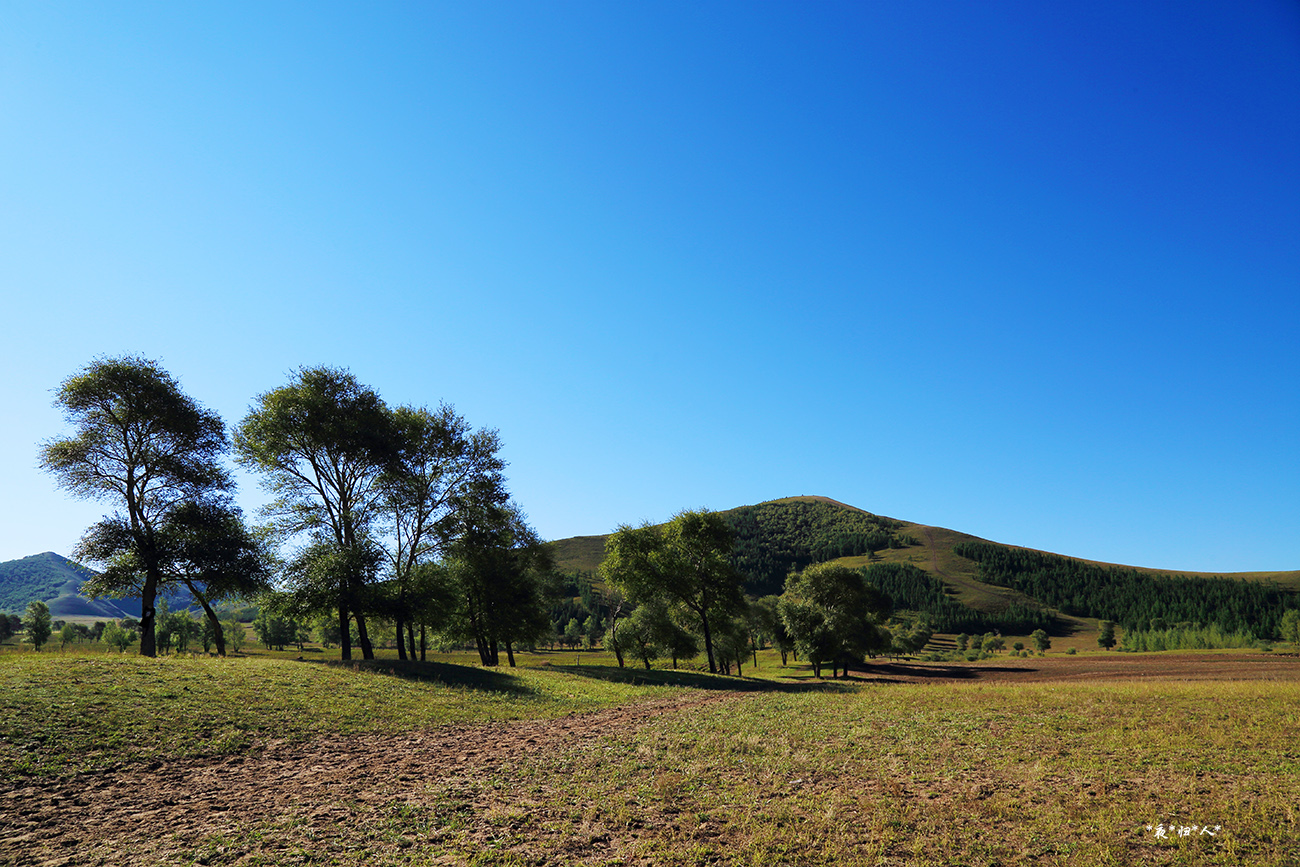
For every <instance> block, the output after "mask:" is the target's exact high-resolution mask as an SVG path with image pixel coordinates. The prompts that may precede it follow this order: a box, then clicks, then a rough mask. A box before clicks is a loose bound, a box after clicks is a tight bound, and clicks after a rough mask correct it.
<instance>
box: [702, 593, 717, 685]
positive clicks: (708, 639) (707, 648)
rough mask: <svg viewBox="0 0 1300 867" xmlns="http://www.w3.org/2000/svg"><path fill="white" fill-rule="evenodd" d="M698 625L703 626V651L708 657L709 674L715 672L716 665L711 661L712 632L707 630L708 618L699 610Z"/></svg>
mask: <svg viewBox="0 0 1300 867" xmlns="http://www.w3.org/2000/svg"><path fill="white" fill-rule="evenodd" d="M700 625H701V626H703V627H704V652H705V654H706V655H707V656H708V657H709V674H717V673H718V666H717V663H715V662H714V661H713V634H712V633H711V632H709V618H708V616H707V615H705V613H704V610H703V609H701V610H700Z"/></svg>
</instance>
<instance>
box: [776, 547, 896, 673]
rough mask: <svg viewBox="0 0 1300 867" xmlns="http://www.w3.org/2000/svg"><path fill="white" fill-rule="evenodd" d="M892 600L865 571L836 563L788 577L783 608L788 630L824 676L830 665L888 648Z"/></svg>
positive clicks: (780, 606)
mask: <svg viewBox="0 0 1300 867" xmlns="http://www.w3.org/2000/svg"><path fill="white" fill-rule="evenodd" d="M891 607H892V606H891V604H890V601H889V598H888V597H886V596H885V595H884V594H883V593H881V592H880V591H879V590H877V589H876V588H875V587H874V586H873V585H871V584H868V583H867V582H866V580H865V579H864V578H863V577H862V573H861V572H859V571H857V570H855V569H849V568H847V567H845V566H839V565H836V564H834V563H819V564H816V565H813V566H809V567H808V568H807V569H805V570H803V571H802V572H796V573H793V574H791V575H790V576H789V577H788V578H787V579H786V585H785V593H783V594H782V595H781V599H780V602H779V603H778V609H779V611H780V614H781V620H782V622H783V623H784V624H785V627H786V631H787V632H788V633H789V634H790V636H791V638H793V639H794V642H795V645H796V646H797V647H798V648H799V650H800V652H802V653H803V654H804V655H805V656H806V657H807V659H808V661H809V662H811V663H812V666H813V672H814V673H815V674H816V675H817V676H818V677H820V676H821V666H822V665H823V664H824V663H826V662H829V663H831V665H832V674H834V673H835V672H834V668H835V667H839V668H843V669H844V672H845V673H846V674H847V673H848V665H849V664H850V663H853V662H861V661H862V659H863V657H864V656H866V654H867V653H869V652H873V651H875V650H877V649H880V648H883V647H887V646H888V642H889V638H888V635H887V633H885V632H884V631H883V630H882V629H881V627H880V624H881V623H882V622H883V619H884V618H885V617H886V616H887V615H888V614H889V611H890V609H891Z"/></svg>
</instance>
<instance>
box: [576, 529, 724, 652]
mask: <svg viewBox="0 0 1300 867" xmlns="http://www.w3.org/2000/svg"><path fill="white" fill-rule="evenodd" d="M732 545H733V537H732V531H731V529H730V528H729V527H728V526H727V522H726V521H725V520H724V519H723V517H722V516H721V515H719V514H718V513H717V512H710V511H707V510H704V511H698V512H691V511H686V512H680V513H679V514H677V515H676V516H674V518H673V519H672V520H671V521H670V522H668V524H666V525H664V526H663V527H653V526H651V525H649V524H644V525H642V526H641V527H635V528H634V527H630V526H627V525H623V526H621V527H619V528H618V530H617V531H616V532H615V533H614V534H613V535H612V536H610V537H609V539H608V540H607V541H606V543H605V562H604V563H602V564H601V567H600V573H601V575H602V577H603V578H604V579H605V581H606V582H608V583H609V584H611V585H612V586H614V587H616V588H617V589H618V590H619V591H620V592H621V593H623V594H624V596H626V598H628V599H629V600H632V601H634V602H638V603H644V602H649V601H652V600H659V601H662V602H663V603H664V604H665V605H669V606H681V607H682V608H684V609H686V610H687V611H689V612H690V614H691V615H692V616H693V618H694V620H695V624H694V625H697V626H698V629H699V633H700V635H701V636H702V637H703V639H704V652H705V654H706V656H707V657H708V663H709V672H710V673H715V672H717V671H718V660H717V657H716V654H715V653H714V635H713V632H714V626H715V625H719V624H722V623H723V622H724V621H725V620H726V619H727V618H729V617H730V616H731V615H732V614H733V613H735V612H737V611H739V610H741V609H742V608H743V606H744V596H743V595H742V593H741V590H740V586H741V576H740V574H739V573H738V572H737V571H736V570H735V569H734V568H733V567H732V565H731V554H732Z"/></svg>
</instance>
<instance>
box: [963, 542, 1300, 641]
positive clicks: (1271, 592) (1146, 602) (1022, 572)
mask: <svg viewBox="0 0 1300 867" xmlns="http://www.w3.org/2000/svg"><path fill="white" fill-rule="evenodd" d="M954 550H955V551H956V553H957V554H958V555H960V556H962V557H966V558H968V559H970V560H974V561H975V562H976V563H978V564H979V571H980V577H981V580H983V581H986V582H988V583H990V584H998V585H1002V586H1004V587H1012V588H1014V589H1016V590H1018V591H1020V592H1021V593H1024V594H1025V595H1027V596H1032V597H1033V598H1035V599H1037V600H1039V601H1040V602H1043V603H1045V604H1047V605H1051V606H1053V607H1055V608H1058V609H1060V610H1061V611H1063V612H1064V613H1066V614H1072V615H1075V616H1077V617H1100V618H1105V619H1107V620H1112V621H1115V622H1116V623H1118V624H1120V625H1122V626H1123V628H1124V630H1125V631H1128V630H1137V629H1143V628H1147V627H1148V625H1149V624H1150V622H1151V620H1152V619H1153V618H1161V619H1163V620H1165V621H1166V622H1168V623H1176V622H1190V623H1197V624H1200V625H1203V626H1209V625H1211V624H1213V625H1217V626H1218V628H1219V629H1220V630H1221V631H1223V632H1224V633H1233V632H1250V633H1251V634H1253V635H1255V636H1256V637H1260V638H1269V637H1271V636H1273V635H1274V634H1276V632H1277V628H1278V623H1279V621H1280V619H1281V616H1282V612H1283V610H1284V609H1285V608H1286V607H1288V606H1289V605H1294V602H1293V597H1292V596H1291V594H1289V593H1287V592H1285V591H1283V590H1282V589H1280V588H1279V587H1277V586H1276V585H1274V584H1267V583H1254V582H1248V581H1237V580H1233V579H1230V578H1199V577H1197V578H1190V577H1185V576H1177V577H1168V576H1162V575H1152V574H1149V573H1144V572H1138V571H1137V570H1135V569H1129V568H1124V567H1118V566H1116V567H1111V566H1098V565H1096V564H1092V563H1084V562H1082V561H1080V560H1072V559H1070V558H1068V557H1061V556H1058V555H1055V554H1045V553H1042V552H1039V551H1029V550H1025V549H1021V548H1009V547H1007V546H1005V545H995V544H993V543H991V542H964V543H962V544H960V545H957V546H956V547H955V549H954Z"/></svg>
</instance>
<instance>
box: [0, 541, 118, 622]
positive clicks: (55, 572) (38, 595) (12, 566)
mask: <svg viewBox="0 0 1300 867" xmlns="http://www.w3.org/2000/svg"><path fill="white" fill-rule="evenodd" d="M94 574H95V573H94V572H93V571H91V570H90V569H88V568H86V567H85V566H81V565H79V564H77V563H73V562H72V561H71V560H68V559H66V558H64V557H60V556H59V555H58V554H55V553H53V552H46V553H44V554H34V555H32V556H31V557H23V558H22V559H21V560H9V561H7V562H4V563H0V612H4V611H13V612H17V611H24V610H26V608H27V603H29V602H32V601H34V600H38V599H39V600H44V601H47V602H48V601H49V600H51V599H54V598H55V597H56V596H59V595H60V594H61V593H63V592H66V589H67V588H68V587H70V586H72V587H80V585H81V583H82V582H83V581H86V580H87V579H89V578H91V577H93V576H94Z"/></svg>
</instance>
